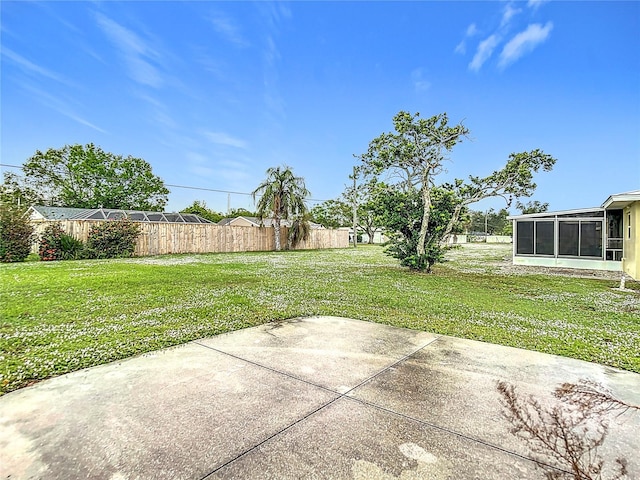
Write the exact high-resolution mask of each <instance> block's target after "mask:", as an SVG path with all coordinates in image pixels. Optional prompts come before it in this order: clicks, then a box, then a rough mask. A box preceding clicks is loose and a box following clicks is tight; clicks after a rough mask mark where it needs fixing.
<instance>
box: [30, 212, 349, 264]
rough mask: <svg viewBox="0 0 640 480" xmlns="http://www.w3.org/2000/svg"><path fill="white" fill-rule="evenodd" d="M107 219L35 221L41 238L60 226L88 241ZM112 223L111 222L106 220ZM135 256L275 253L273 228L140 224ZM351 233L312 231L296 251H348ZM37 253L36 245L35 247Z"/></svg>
mask: <svg viewBox="0 0 640 480" xmlns="http://www.w3.org/2000/svg"><path fill="white" fill-rule="evenodd" d="M104 221H105V220H56V221H43V222H34V225H35V229H36V234H37V235H38V237H39V236H40V235H41V234H42V232H43V231H44V229H45V228H46V227H47V225H50V224H52V223H57V224H59V225H60V227H61V228H62V229H63V230H64V231H65V232H66V233H68V234H69V235H71V236H73V237H75V238H77V239H78V240H82V241H83V242H86V240H87V238H88V237H89V230H90V229H91V226H92V225H95V224H96V223H100V222H104ZM106 221H111V220H106ZM139 225H140V227H141V234H140V236H139V237H138V240H137V243H136V248H135V255H137V256H147V255H163V254H167V253H222V252H256V251H270V250H275V240H274V235H273V228H267V227H236V226H228V225H225V226H222V225H216V224H198V223H142V222H141V223H139ZM287 234H288V229H287V228H286V227H282V229H281V243H282V246H283V248H284V246H285V245H286V239H287ZM348 246H349V232H348V231H346V230H334V229H313V230H311V232H310V236H309V239H308V240H307V241H306V242H302V243H301V244H299V245H298V246H297V247H296V250H303V249H304V250H314V249H321V248H347V247H348ZM34 248H35V251H37V248H38V246H37V244H36V245H34Z"/></svg>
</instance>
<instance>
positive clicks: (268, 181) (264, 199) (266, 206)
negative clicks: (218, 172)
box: [252, 165, 309, 251]
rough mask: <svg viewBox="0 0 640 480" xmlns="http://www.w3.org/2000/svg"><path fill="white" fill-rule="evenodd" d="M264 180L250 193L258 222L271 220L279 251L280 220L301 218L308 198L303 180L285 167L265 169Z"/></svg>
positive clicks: (305, 209) (307, 191) (289, 168)
mask: <svg viewBox="0 0 640 480" xmlns="http://www.w3.org/2000/svg"><path fill="white" fill-rule="evenodd" d="M266 175H267V176H266V178H265V180H264V181H263V182H262V183H261V184H260V185H258V187H257V188H256V189H255V190H254V191H253V192H252V196H253V199H254V201H255V200H256V197H260V198H259V200H258V203H257V206H256V208H257V212H256V213H257V216H258V218H259V219H260V220H263V219H264V218H267V217H271V218H273V227H274V236H275V244H276V250H277V251H280V250H281V245H280V225H281V221H282V219H288V218H291V217H296V216H301V215H304V214H305V213H306V212H307V206H306V204H305V198H306V197H308V196H309V190H307V188H306V186H305V183H304V178H302V177H296V176H295V175H294V174H293V171H292V170H291V167H288V166H286V165H283V166H279V167H271V168H269V169H267V172H266Z"/></svg>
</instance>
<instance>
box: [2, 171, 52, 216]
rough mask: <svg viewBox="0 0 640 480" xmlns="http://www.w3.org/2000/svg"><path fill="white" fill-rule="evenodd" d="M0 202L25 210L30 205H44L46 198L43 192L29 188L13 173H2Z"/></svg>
mask: <svg viewBox="0 0 640 480" xmlns="http://www.w3.org/2000/svg"><path fill="white" fill-rule="evenodd" d="M0 202H2V203H5V204H11V205H16V206H18V207H22V208H24V209H25V210H26V209H27V208H28V207H30V206H32V205H44V204H45V203H46V198H45V196H44V192H43V191H41V190H36V189H35V188H31V187H29V185H27V184H26V182H25V181H24V179H21V178H20V177H18V176H17V175H16V174H15V173H11V172H4V178H3V182H2V185H0Z"/></svg>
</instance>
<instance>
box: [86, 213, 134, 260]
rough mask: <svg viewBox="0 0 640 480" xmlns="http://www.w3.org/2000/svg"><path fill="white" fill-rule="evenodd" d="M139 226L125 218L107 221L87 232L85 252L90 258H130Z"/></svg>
mask: <svg viewBox="0 0 640 480" xmlns="http://www.w3.org/2000/svg"><path fill="white" fill-rule="evenodd" d="M138 236H140V226H139V225H138V224H137V223H134V222H132V221H131V220H129V219H127V218H123V219H120V220H108V221H106V222H103V223H100V224H98V225H94V226H92V227H91V229H90V230H89V238H88V239H87V247H86V252H87V255H88V256H89V257H90V258H118V257H131V256H132V255H133V251H134V249H135V245H136V239H137V238H138Z"/></svg>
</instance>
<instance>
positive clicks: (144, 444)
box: [0, 344, 338, 480]
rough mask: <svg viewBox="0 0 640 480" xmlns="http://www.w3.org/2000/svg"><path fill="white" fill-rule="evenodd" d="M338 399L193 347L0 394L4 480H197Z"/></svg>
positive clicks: (1, 474)
mask: <svg viewBox="0 0 640 480" xmlns="http://www.w3.org/2000/svg"><path fill="white" fill-rule="evenodd" d="M337 396H338V395H336V394H331V393H330V392H327V391H326V390H323V389H320V388H317V387H314V386H312V385H309V384H306V383H302V382H297V381H295V380H293V379H291V378H289V377H287V376H285V375H281V374H278V373H275V372H272V371H269V370H265V369H264V368H259V367H257V366H255V365H252V364H250V363H247V362H245V361H242V360H238V359H236V358H233V357H229V356H228V355H223V354H221V353H218V352H214V351H212V350H210V349H206V348H203V347H201V346H198V345H193V344H189V345H186V346H183V347H177V348H172V349H168V350H163V351H160V352H157V353H155V354H152V355H145V356H142V357H137V358H133V359H130V360H126V361H123V362H119V363H115V364H109V365H103V366H100V367H95V368H90V369H87V370H83V371H79V372H75V373H72V374H69V375H64V376H61V377H58V378H54V379H51V380H49V381H45V382H42V383H40V384H38V385H35V386H33V387H29V388H25V389H22V390H19V391H16V392H13V393H10V394H8V395H5V396H3V397H1V398H0V459H1V461H0V478H2V479H4V478H11V479H12V480H13V479H19V478H24V479H35V478H41V479H88V478H91V479H111V480H116V479H153V478H158V479H160V478H167V479H169V478H170V479H193V478H202V477H203V476H204V475H206V474H207V473H209V472H210V471H211V470H212V468H215V466H216V465H221V464H224V463H225V462H226V461H228V460H229V459H232V458H235V457H236V456H237V455H239V454H241V453H242V452H244V451H245V450H247V449H249V448H251V447H252V446H254V445H255V444H256V443H259V442H261V441H263V440H264V439H265V438H269V437H270V436H271V435H274V434H276V433H278V432H279V431H280V430H282V429H283V428H285V427H287V426H289V425H290V424H292V423H294V422H295V421H297V420H298V419H299V418H301V417H304V416H305V415H307V414H308V413H310V412H312V411H314V410H316V409H317V408H319V407H321V406H322V405H324V404H326V403H327V402H329V401H331V400H332V399H334V398H337Z"/></svg>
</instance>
